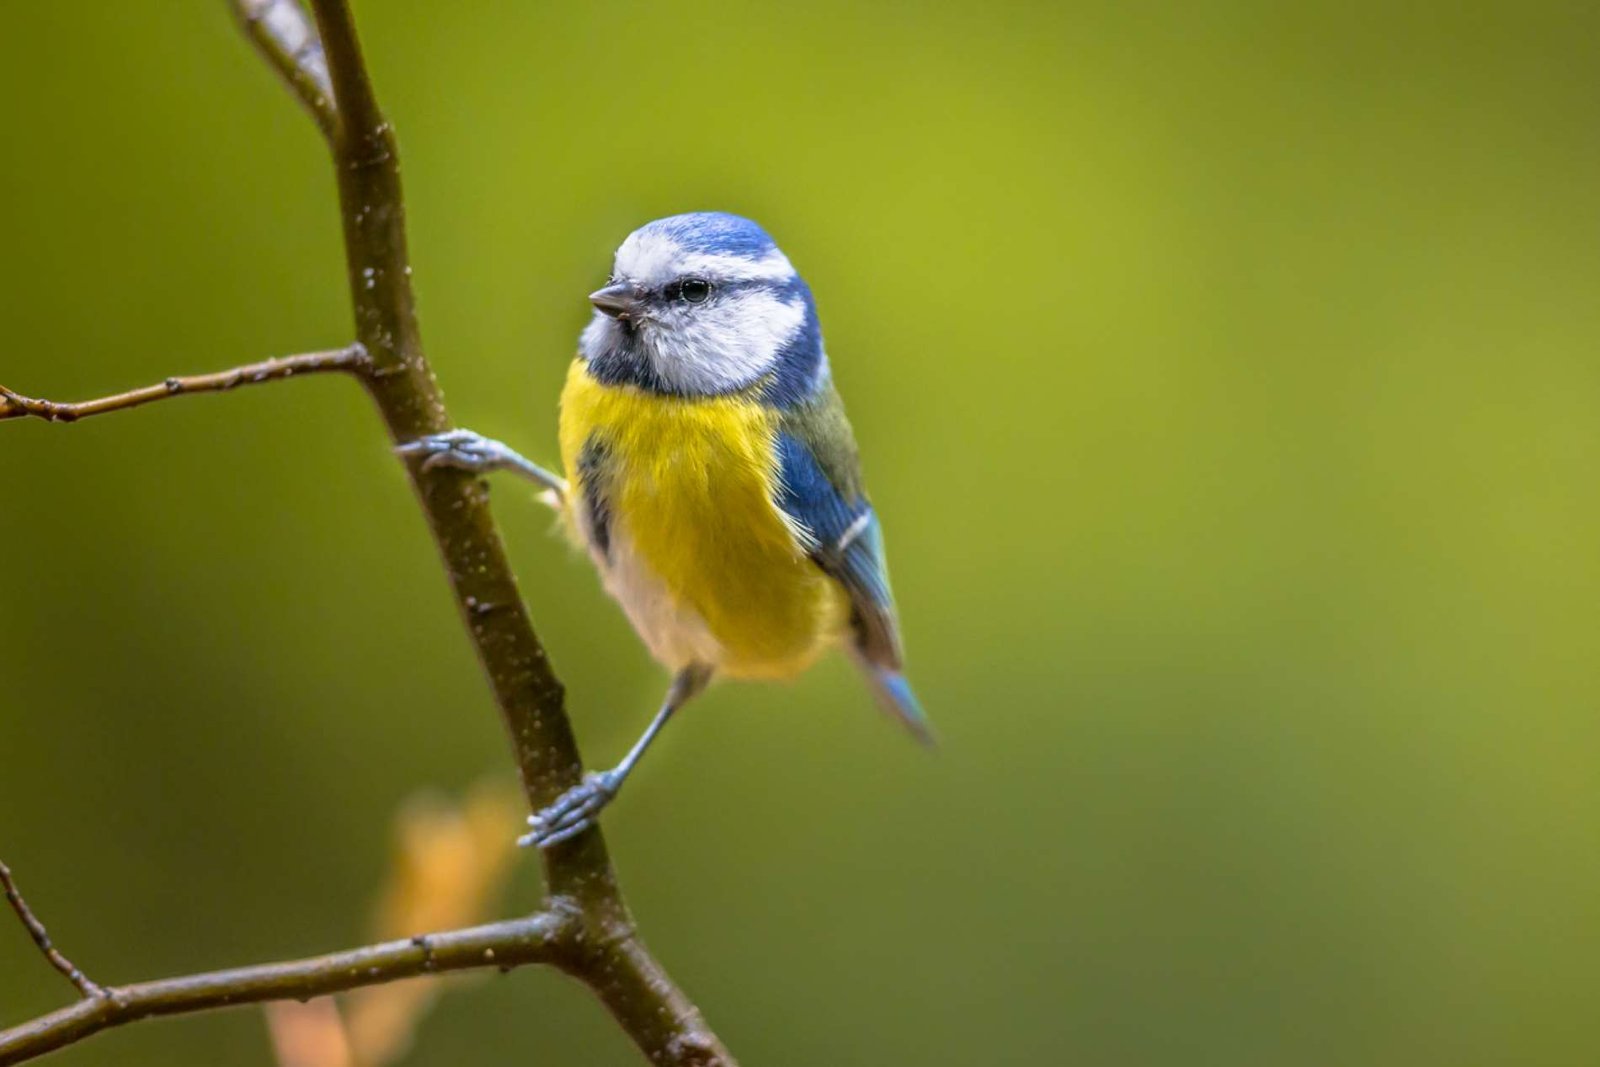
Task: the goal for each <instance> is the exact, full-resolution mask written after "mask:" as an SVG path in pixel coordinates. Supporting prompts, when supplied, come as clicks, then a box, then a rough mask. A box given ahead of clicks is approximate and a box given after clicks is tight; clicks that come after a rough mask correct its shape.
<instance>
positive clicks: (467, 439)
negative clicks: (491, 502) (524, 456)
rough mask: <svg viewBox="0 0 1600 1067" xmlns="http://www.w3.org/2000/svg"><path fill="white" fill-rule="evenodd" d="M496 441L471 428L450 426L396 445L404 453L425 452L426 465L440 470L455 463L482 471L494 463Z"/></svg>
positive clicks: (462, 468) (417, 454) (429, 468)
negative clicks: (451, 427) (493, 445)
mask: <svg viewBox="0 0 1600 1067" xmlns="http://www.w3.org/2000/svg"><path fill="white" fill-rule="evenodd" d="M493 443H494V442H491V441H489V440H487V439H486V438H483V437H481V436H479V435H478V434H475V433H473V432H472V431H471V430H447V431H445V432H444V433H436V434H433V435H431V436H428V437H419V438H418V439H417V440H415V441H407V442H406V443H405V444H403V445H399V446H397V447H396V448H395V452H397V453H398V454H400V455H402V456H425V457H426V458H425V459H424V460H423V461H422V469H423V470H425V471H431V470H437V469H438V468H440V467H452V468H454V469H456V470H464V471H481V470H486V469H489V468H491V467H493V466H494V464H495V460H496V458H497V457H496V455H495V453H494V450H493V449H492V448H491V447H489V446H491V445H492V444H493Z"/></svg>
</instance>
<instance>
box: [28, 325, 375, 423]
mask: <svg viewBox="0 0 1600 1067" xmlns="http://www.w3.org/2000/svg"><path fill="white" fill-rule="evenodd" d="M371 362H372V361H371V360H369V359H368V358H367V353H366V350H365V349H364V348H362V347H361V346H360V345H359V344H355V345H350V346H349V347H347V348H336V349H332V350H330V351H327V352H305V353H302V354H300V355H297V356H279V357H276V358H274V359H268V360H263V361H262V362H260V363H247V364H245V365H244V366H242V367H235V368H233V369H232V370H225V371H217V372H216V373H215V374H194V375H190V376H187V377H175V378H168V379H166V380H165V381H163V382H160V383H158V384H156V385H147V386H145V387H143V388H142V389H132V390H129V391H128V392H126V393H117V394H116V395H115V396H103V397H100V398H99V399H96V400H83V401H80V402H78V403H76V404H64V403H61V402H60V401H56V400H39V399H36V398H34V397H29V396H22V395H21V394H19V393H15V392H13V391H12V390H10V389H7V388H6V387H5V386H3V385H0V420H3V419H21V418H27V417H28V416H30V415H31V416H33V417H34V418H37V419H44V420H45V421H47V422H77V421H78V420H79V419H86V418H88V417H89V416H91V415H104V414H106V413H107V412H111V411H124V410H126V409H128V408H136V407H138V406H140V405H141V404H149V403H152V402H154V401H157V400H166V399H168V398H170V397H175V396H187V395H189V394H190V393H225V392H227V391H228V390H229V389H237V388H238V387H239V386H241V385H260V384H261V383H262V382H272V381H277V380H279V379H281V378H291V377H294V376H295V375H297V374H324V373H327V372H330V371H347V372H361V371H366V370H367V369H368V368H369V367H370V366H371Z"/></svg>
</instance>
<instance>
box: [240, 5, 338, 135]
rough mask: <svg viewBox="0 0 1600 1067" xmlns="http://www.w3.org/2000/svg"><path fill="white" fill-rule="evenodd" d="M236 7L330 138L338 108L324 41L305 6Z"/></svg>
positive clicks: (258, 44) (274, 65)
mask: <svg viewBox="0 0 1600 1067" xmlns="http://www.w3.org/2000/svg"><path fill="white" fill-rule="evenodd" d="M233 10H234V13H235V14H236V15H238V16H239V21H240V23H241V24H242V25H243V26H244V32H245V33H246V34H248V35H249V37H250V39H251V40H252V41H254V42H255V45H256V48H258V49H259V50H260V51H261V54H262V55H263V56H264V57H266V60H267V62H268V63H269V64H271V66H272V68H273V69H274V70H276V71H277V72H278V73H279V74H280V75H281V76H282V77H283V80H284V81H286V82H288V84H289V88H290V90H291V91H293V93H294V94H295V96H297V97H299V98H300V102H301V103H302V104H304V105H305V106H306V110H307V111H309V112H311V117H312V118H313V119H315V120H316V123H317V125H318V126H319V127H320V128H321V129H322V135H323V136H324V137H327V138H329V139H330V140H331V139H332V138H333V135H334V132H335V131H336V130H337V129H338V127H339V112H338V109H337V108H335V107H334V105H333V83H332V82H331V81H330V80H329V79H328V60H327V58H326V57H325V56H324V55H323V54H322V41H321V39H320V38H318V37H317V31H316V27H314V26H313V25H312V24H311V20H310V19H308V18H306V13H305V9H304V8H302V7H301V6H300V4H299V2H298V0H234V3H233Z"/></svg>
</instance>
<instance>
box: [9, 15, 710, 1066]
mask: <svg viewBox="0 0 1600 1067" xmlns="http://www.w3.org/2000/svg"><path fill="white" fill-rule="evenodd" d="M232 3H233V6H234V10H235V11H236V12H237V13H238V14H239V15H240V17H241V18H242V19H243V24H244V26H245V28H246V30H247V31H248V35H249V37H250V39H251V40H252V42H254V44H255V45H256V47H257V48H258V49H259V50H260V51H261V52H262V53H263V55H264V56H265V58H266V60H267V62H269V63H270V64H271V65H272V66H273V67H274V68H275V69H276V70H277V71H278V72H279V73H280V74H281V75H283V77H284V78H285V79H286V80H287V81H288V82H289V85H290V87H291V88H292V89H293V90H294V91H295V92H296V94H297V95H298V96H299V97H300V99H301V101H302V103H304V104H306V106H307V107H308V108H309V109H310V110H311V112H312V115H313V116H314V117H315V118H316V120H317V122H318V125H319V126H320V127H321V129H322V131H323V133H324V135H325V136H326V137H327V140H328V143H329V146H330V148H331V150H332V153H333V162H334V171H335V174H336V177H337V180H338V187H339V206H340V216H341V220H342V222H343V226H344V243H345V258H346V268H347V276H348V282H349V288H350V297H351V303H352V306H353V310H354V314H355V327H356V339H357V341H358V342H359V345H360V346H361V348H362V351H363V352H364V354H365V357H366V359H368V360H369V361H370V362H367V363H365V364H363V366H362V367H361V370H362V371H363V373H362V374H361V375H360V379H361V381H362V382H363V384H365V385H366V387H367V391H368V392H369V394H370V395H371V396H372V398H373V400H374V402H375V403H376V405H377V408H378V412H379V414H380V415H381V416H382V418H383V421H384V424H385V426H386V427H387V429H388V431H389V435H390V437H391V439H392V440H393V441H394V443H396V444H403V443H405V442H408V441H413V440H415V439H417V438H419V437H422V436H426V435H429V434H435V433H440V432H443V431H445V430H448V429H450V428H451V420H450V418H449V415H448V413H447V412H446V410H445V407H444V398H443V395H442V394H441V393H440V391H439V386H438V384H437V383H436V382H435V381H434V378H433V373H432V371H431V370H430V369H429V367H428V364H427V361H426V360H425V359H424V357H423V352H422V342H421V337H420V335H419V332H418V328H417V319H416V305H415V300H414V297H413V294H412V290H411V266H410V262H409V258H408V256H407V252H406V233H405V207H404V198H403V196H402V193H401V187H400V170H399V156H398V151H397V148H396V144H395V138H394V132H393V130H392V128H391V127H390V126H389V124H388V123H387V122H386V121H385V120H384V118H383V115H382V112H381V111H380V109H379V107H378V104H377V99H376V96H375V94H374V92H373V89H372V83H371V80H370V78H369V76H368V74H367V70H366V66H365V64H364V62H363V59H362V55H361V49H360V44H359V40H358V38H357V35H356V30H355V23H354V20H353V18H352V16H351V13H350V7H349V4H348V2H347V0H311V7H312V10H313V11H314V13H315V16H316V23H317V27H318V31H319V35H320V41H321V42H322V46H324V51H323V52H322V53H321V54H323V55H324V56H325V58H326V63H327V78H326V79H325V82H326V84H327V85H331V86H332V92H333V96H332V105H331V108H330V107H329V106H328V104H327V101H326V97H327V90H326V87H325V84H324V79H322V78H321V77H320V75H319V72H320V70H321V67H320V65H319V64H318V62H317V61H316V56H317V55H318V52H317V51H316V49H314V48H313V47H312V45H313V43H314V41H315V39H316V38H314V37H313V36H311V35H310V34H309V28H308V27H306V26H305V25H304V19H303V13H302V12H301V11H300V9H299V8H298V6H297V5H296V4H294V3H293V2H292V0H232ZM346 369H352V368H346ZM222 387H223V386H218V388H222ZM159 389H160V390H161V392H162V393H163V395H164V393H165V387H159ZM147 393H148V391H140V393H139V396H140V399H138V400H134V401H124V402H122V403H120V404H113V405H112V406H110V407H104V408H99V409H97V410H117V409H118V408H120V407H130V406H133V405H134V404H135V403H143V402H146V401H147V400H152V399H155V396H154V395H147ZM127 395H129V396H132V395H134V394H127ZM6 403H7V409H13V408H18V407H20V408H21V409H22V411H23V413H25V414H37V412H36V411H33V410H29V409H28V403H27V402H26V401H25V400H24V398H20V397H16V396H15V394H7V395H6ZM38 403H42V402H38ZM91 403H104V402H91ZM57 407H60V406H57ZM46 410H53V409H46ZM80 414H82V412H80ZM406 470H407V473H408V475H409V477H410V479H411V483H412V486H413V489H414V491H415V492H416V495H417V500H418V502H419V503H420V505H421V507H422V509H423V512H424V514H425V516H426V518H427V521H428V526H429V528H430V530H431V531H432V533H433V536H434V539H435V541H436V542H437V544H438V548H439V552H440V556H441V559H442V561H443V563H444V567H445V572H446V575H447V577H448V579H449V581H450V585H451V589H452V592H453V593H454V596H455V600H456V604H457V608H458V610H459V612H460V614H461V617H462V619H463V621H464V622H465V624H466V627H467V631H468V634H469V636H470V637H471V640H472V643H473V646H474V649H475V651H476V652H477V655H478V659H479V661H480V662H481V663H482V665H483V668H484V672H485V674H486V675H487V676H488V679H489V683H490V687H491V689H492V690H493V692H494V697H495V701H496V703H497V704H498V706H499V709H500V713H501V717H502V718H503V719H504V721H505V724H506V727H507V729H508V731H509V733H510V735H511V740H512V746H513V752H514V755H515V757H516V761H517V767H518V770H519V772H520V773H521V777H522V783H523V788H524V791H525V793H526V794H527V798H528V802H529V804H530V805H531V806H532V807H533V808H534V809H535V810H538V809H540V808H543V807H545V806H546V805H548V804H549V803H551V802H552V801H554V800H555V799H556V798H557V797H558V796H559V795H560V794H561V793H563V792H564V791H565V790H567V789H568V788H570V787H571V786H573V785H576V784H577V783H578V780H579V775H580V773H581V770H582V759H581V757H580V755H579V753H578V746H577V742H576V740H575V738H574V737H573V734H572V727H571V724H570V722H569V721H568V719H567V715H566V710H565V699H564V690H563V688H562V685H561V683H560V681H559V680H558V679H557V678H556V675H555V672H554V671H553V669H552V668H551V666H550V662H549V659H548V657H547V656H546V655H545V650H544V647H543V645H542V644H541V643H540V641H539V639H538V637H537V636H536V635H535V633H534V630H533V626H532V624H531V623H530V621H529V618H528V611H527V608H526V606H525V605H524V604H523V601H522V597H521V594H520V593H519V591H518V589H517V584H516V579H515V576H514V575H513V574H512V571H511V567H510V564H509V562H508V561H507V558H506V554H505V548H504V545H503V542H502V540H501V537H500V534H499V531H498V529H497V528H496V526H495V523H494V519H493V516H492V515H491V514H490V511H489V502H488V495H487V492H486V490H485V489H484V488H483V486H482V485H481V484H480V482H479V480H478V479H477V478H475V477H473V476H471V475H469V474H466V473H463V472H459V471H451V470H445V469H442V468H441V469H436V470H432V471H425V470H423V467H422V460H420V459H412V460H410V461H409V462H407V465H406ZM542 856H543V859H544V870H545V884H546V889H547V893H548V898H549V899H548V902H547V907H546V913H547V914H549V915H565V916H571V917H572V918H571V920H570V921H571V922H572V923H574V924H575V927H574V932H573V934H572V936H571V938H570V941H568V942H566V943H565V944H564V945H563V946H561V948H562V950H561V951H556V950H555V946H553V945H550V944H541V945H540V946H539V949H538V951H536V952H530V955H529V960H528V962H536V961H540V960H543V961H547V962H551V963H554V964H555V965H557V966H559V967H560V968H561V969H562V970H564V971H566V972H567V973H569V974H572V975H574V976H575V977H577V978H578V979H579V980H581V981H583V982H584V983H585V984H586V985H588V986H589V987H590V988H591V989H592V990H593V991H594V992H595V994H596V995H597V996H598V997H599V998H600V1000H601V1001H602V1002H603V1003H604V1004H605V1005H606V1007H607V1008H609V1009H610V1011H611V1013H612V1015H613V1016H614V1017H615V1018H616V1020H617V1022H618V1024H619V1025H620V1026H621V1027H622V1028H623V1029H624V1030H625V1031H626V1032H627V1033H628V1035H629V1037H631V1038H632V1039H633V1041H634V1042H635V1044H637V1045H638V1047H639V1049H640V1050H641V1051H642V1052H643V1053H644V1054H645V1056H646V1057H647V1058H648V1059H649V1060H650V1061H651V1062H652V1063H656V1064H661V1065H681V1067H690V1065H694V1067H735V1061H734V1059H733V1057H732V1055H730V1054H729V1053H728V1051H727V1050H726V1049H725V1048H724V1047H723V1046H722V1044H721V1043H720V1042H719V1041H718V1040H717V1038H716V1036H715V1035H714V1034H713V1033H712V1032H711V1031H710V1030H709V1029H708V1028H707V1026H706V1024H705V1022H704V1020H703V1019H702V1018H701V1016H700V1012H699V1010H698V1009H697V1008H696V1007H695V1006H694V1004H693V1003H692V1002H691V1001H690V1000H689V998H688V997H687V996H686V995H685V994H684V993H683V992H682V991H681V990H680V989H679V988H678V987H677V986H676V985H674V984H673V982H672V980H671V978H670V977H669V976H668V975H667V973H666V972H665V971H664V970H663V969H662V968H661V966H660V964H659V963H657V962H656V961H655V959H654V958H653V957H652V956H651V955H650V953H649V950H648V949H646V948H645V946H644V942H643V941H642V940H641V939H640V937H639V935H638V932H637V931H636V930H635V928H634V925H633V921H632V918H631V916H630V915H629V913H628V908H627V905H626V903H625V901H624V899H623V896H622V892H621V889H620V888H619V887H618V884H617V880H616V875H615V873H614V871H613V869H612V866H611V862H610V859H609V857H608V855H607V852H606V846H605V841H604V838H603V837H602V835H601V833H600V830H599V829H598V828H594V829H591V830H589V831H587V832H585V833H583V834H581V835H579V836H577V837H575V838H573V839H572V840H570V841H567V842H564V843H562V844H561V845H559V846H557V847H555V848H552V849H548V850H546V851H544V852H543V853H542ZM482 929H488V928H482ZM441 936H444V935H441ZM462 936H463V937H466V938H467V941H468V942H469V943H471V944H472V946H473V947H475V948H477V949H478V950H480V951H481V950H482V949H483V948H484V947H486V943H485V942H482V941H473V940H472V938H471V937H470V936H469V935H467V934H463V935H462ZM495 951H496V953H497V956H498V953H499V949H498V948H496V950H495ZM374 954H376V956H374ZM434 957H435V959H437V950H435V952H434ZM451 958H452V959H457V960H460V961H462V962H461V963H460V965H461V966H467V965H468V964H467V963H466V962H464V961H465V959H466V957H465V956H460V957H451ZM427 960H428V954H427V953H426V952H424V950H423V949H422V948H421V947H419V946H415V945H411V944H410V943H396V944H394V945H387V946H375V947H373V948H370V949H357V950H354V951H353V952H352V953H348V954H343V955H340V956H336V957H324V958H323V959H322V960H319V961H306V962H302V963H300V964H284V965H274V966H269V967H266V968H247V969H245V970H243V971H226V972H220V973H218V974H214V975H206V976H198V977H195V978H189V979H172V980H170V981H168V982H164V983H152V984H151V985H150V986H129V987H122V988H118V989H113V990H110V991H109V993H110V996H109V997H107V998H105V999H103V1000H99V1001H94V1002H89V1001H82V1002H80V1003H79V1004H77V1005H74V1006H73V1007H71V1008H67V1009H64V1010H63V1011H62V1012H59V1013H57V1014H56V1015H54V1016H47V1017H45V1018H44V1019H41V1020H37V1021H35V1022H34V1023H29V1024H26V1025H24V1026H22V1027H19V1028H17V1029H16V1030H14V1031H10V1032H8V1033H7V1034H4V1035H0V1063H14V1062H19V1061H20V1060H22V1059H26V1058H29V1057H31V1056H34V1055H38V1054H40V1053H42V1052H44V1051H46V1050H47V1049H50V1048H58V1047H61V1046H62V1045H65V1044H70V1043H72V1042H74V1041H77V1040H80V1039H82V1038H83V1037H86V1036H88V1035H90V1034H93V1033H96V1032H98V1031H99V1030H102V1029H105V1028H106V1027H107V1026H110V1025H116V1024H117V1023H118V1022H125V1021H128V1020H130V1019H133V1018H142V1017H144V1016H146V1015H150V1014H177V1013H181V1012H187V1011H199V1010H202V1009H205V1008H210V1007H216V1006H219V1005H222V1004H232V1003H239V1002H240V1001H241V1000H250V999H256V1000H259V999H266V998H269V997H272V996H278V995H285V996H308V995H317V994H319V993H323V992H330V991H333V990H337V989H342V988H349V987H351V986H353V985H359V984H370V983H371V982H379V981H388V980H390V979H393V978H400V977H405V976H408V975H412V974H418V973H423V972H424V971H426V970H428V969H429V967H428V966H426V964H427ZM330 961H332V962H330ZM497 962H498V961H497ZM281 967H287V968H288V971H287V972H284V971H281V970H278V969H277V968H281ZM435 969H437V964H435ZM130 997H134V998H136V999H135V1000H134V1001H133V1003H135V1004H136V1005H137V1007H135V1008H128V1007H126V1006H123V1005H125V1004H126V1003H127V1002H128V998H130ZM119 998H120V999H119ZM106 1005H109V1006H106ZM108 1020H109V1021H108ZM40 1031H43V1032H45V1033H47V1034H48V1035H50V1037H49V1039H48V1040H41V1039H40V1038H38V1037H37V1036H36V1035H37V1034H38V1033H39V1032H40ZM6 1042H10V1044H6Z"/></svg>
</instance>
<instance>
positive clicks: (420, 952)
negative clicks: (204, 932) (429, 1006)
mask: <svg viewBox="0 0 1600 1067" xmlns="http://www.w3.org/2000/svg"><path fill="white" fill-rule="evenodd" d="M575 933H576V924H575V920H574V917H573V916H572V915H570V914H567V913H564V912H559V911H545V912H540V913H538V914H536V915H531V916H529V917H528V918H525V919H512V920H509V921H506V922H497V923H489V924H487V925H485V926H472V927H467V928H466V929H462V930H450V931H447V932H444V933H437V934H425V935H421V936H418V937H412V938H407V939H406V940H404V941H388V942H385V943H383V944H379V945H366V946H364V947H362V948H354V949H349V950H347V951H344V952H334V953H330V954H329V955H326V956H312V957H310V958H308V959H301V960H291V961H288V962H285V963H264V964H260V965H258V966H254V967H239V968H235V969H233V970H227V971H209V972H207V973H204V974H192V975H186V976H185V977H182V978H166V979H162V980H160V981H156V982H140V983H137V984H134V985H125V986H111V987H108V988H105V989H101V988H100V987H98V986H97V987H95V992H94V993H93V994H90V993H87V992H86V993H85V994H84V999H82V1000H80V1001H78V1002H77V1003H76V1004H73V1005H71V1006H70V1007H66V1008H62V1009H61V1010H59V1011H55V1012H52V1013H51V1014H49V1015H44V1016H40V1017H39V1018H37V1019H34V1020H33V1021H32V1022H28V1023H25V1024H23V1025H22V1026H18V1027H16V1028H15V1029H12V1030H6V1031H0V1067H6V1065H8V1064H15V1063H21V1062H23V1061H24V1060H30V1059H33V1058H35V1057H37V1056H42V1055H44V1054H45V1053H47V1052H53V1051H55V1050H56V1049H60V1048H64V1047H66V1046H67V1045H71V1044H74V1043H76V1042H78V1041H82V1040H83V1039H84V1038H86V1037H89V1036H90V1035H92V1034H97V1033H99V1032H100V1031H102V1030H109V1029H111V1028H112V1027H116V1026H125V1025H127V1024H128V1023H131V1022H137V1021H139V1020H140V1019H148V1018H151V1017H152V1016H157V1015H185V1014H188V1013H190V1012H197V1011H205V1010H206V1009H208V1008H223V1007H231V1006H234V1005H238V1004H255V1003H259V1002H261V1001H267V1000H308V999H310V998H311V997H320V996H326V995H327V994H329V993H342V992H344V991H345V990H349V989H357V988H359V987H361V986H368V985H378V984H380V983H383V982H393V981H395V980H396V979H400V978H413V977H416V976H417V975H422V974H443V973H445V972H447V971H466V970H475V969H483V968H488V967H496V968H499V969H500V970H501V971H509V970H512V969H513V968H516V967H521V966H524V965H526V964H530V963H549V962H552V961H553V960H555V959H557V958H558V957H560V956H561V955H562V954H563V953H564V952H565V951H566V950H567V946H568V945H569V944H570V943H571V941H572V940H573V938H574V935H575Z"/></svg>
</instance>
